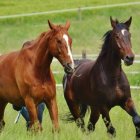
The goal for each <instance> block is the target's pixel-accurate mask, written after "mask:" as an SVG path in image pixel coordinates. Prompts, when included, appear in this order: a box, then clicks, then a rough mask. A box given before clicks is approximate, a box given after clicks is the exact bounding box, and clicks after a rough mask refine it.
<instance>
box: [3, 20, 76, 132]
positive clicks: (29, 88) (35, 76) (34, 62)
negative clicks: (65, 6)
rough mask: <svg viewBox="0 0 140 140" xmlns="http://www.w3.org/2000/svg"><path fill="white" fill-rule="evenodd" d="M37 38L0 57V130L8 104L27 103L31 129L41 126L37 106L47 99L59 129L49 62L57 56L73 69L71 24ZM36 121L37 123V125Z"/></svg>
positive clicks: (64, 64)
mask: <svg viewBox="0 0 140 140" xmlns="http://www.w3.org/2000/svg"><path fill="white" fill-rule="evenodd" d="M48 24H49V27H50V30H49V31H47V32H43V33H42V34H41V35H40V36H39V37H38V38H37V39H35V40H33V41H28V42H26V43H25V44H24V45H23V47H22V49H21V50H19V51H16V52H12V53H9V54H5V55H1V56H0V130H1V129H2V128H3V127H4V125H5V122H4V110H5V107H6V105H7V103H8V102H9V103H11V104H13V105H14V106H16V107H19V108H20V107H22V106H24V105H25V106H26V107H27V110H28V112H29V116H30V126H29V128H32V130H39V129H41V128H42V127H41V125H40V124H39V121H38V117H37V105H38V104H39V103H40V102H45V104H46V106H47V108H48V110H49V114H50V118H51V120H52V124H53V130H54V131H55V130H56V131H57V130H59V123H58V108H57V103H56V86H55V80H54V76H53V74H52V71H51V68H50V65H51V62H52V60H53V57H55V58H57V59H58V60H59V62H60V63H61V65H62V66H63V67H64V69H65V72H66V73H71V72H73V68H74V62H73V58H72V54H71V44H72V39H71V38H70V36H69V34H68V29H69V27H70V23H69V22H67V23H66V24H65V26H62V25H54V24H52V23H51V22H50V21H48ZM35 124H36V125H35Z"/></svg>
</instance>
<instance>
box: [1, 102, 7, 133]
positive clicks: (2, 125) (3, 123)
mask: <svg viewBox="0 0 140 140" xmlns="http://www.w3.org/2000/svg"><path fill="white" fill-rule="evenodd" d="M6 105H7V103H6V102H3V101H1V100H0V132H1V131H2V129H3V128H4V126H5V122H4V119H3V118H4V110H5V107H6Z"/></svg>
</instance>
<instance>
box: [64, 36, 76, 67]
mask: <svg viewBox="0 0 140 140" xmlns="http://www.w3.org/2000/svg"><path fill="white" fill-rule="evenodd" d="M63 38H64V40H65V41H66V44H67V50H68V55H69V56H70V59H71V62H72V68H74V61H73V57H72V53H71V50H70V45H69V41H68V36H67V35H66V34H64V35H63Z"/></svg>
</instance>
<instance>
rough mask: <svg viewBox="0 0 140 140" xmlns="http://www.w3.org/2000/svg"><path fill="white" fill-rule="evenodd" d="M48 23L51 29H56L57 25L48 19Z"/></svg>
mask: <svg viewBox="0 0 140 140" xmlns="http://www.w3.org/2000/svg"><path fill="white" fill-rule="evenodd" d="M48 24H49V27H50V29H55V25H54V24H52V23H51V22H50V21H49V20H48Z"/></svg>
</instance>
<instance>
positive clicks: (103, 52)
mask: <svg viewBox="0 0 140 140" xmlns="http://www.w3.org/2000/svg"><path fill="white" fill-rule="evenodd" d="M111 33H112V30H109V31H107V32H106V33H105V34H104V35H103V41H104V43H103V45H102V47H101V51H100V53H99V56H98V58H97V60H98V59H100V58H102V57H103V56H104V55H106V54H107V52H108V49H110V46H109V43H110V37H111Z"/></svg>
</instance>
